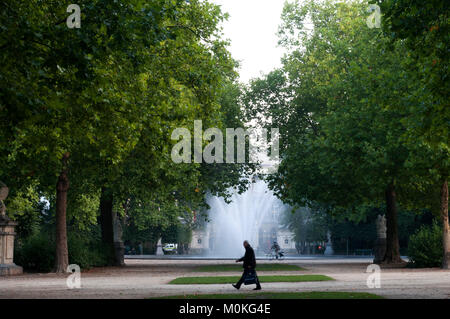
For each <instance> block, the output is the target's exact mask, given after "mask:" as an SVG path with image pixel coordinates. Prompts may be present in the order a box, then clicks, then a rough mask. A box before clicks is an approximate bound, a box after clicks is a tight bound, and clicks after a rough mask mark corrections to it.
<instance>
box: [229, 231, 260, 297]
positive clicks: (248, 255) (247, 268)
mask: <svg viewBox="0 0 450 319" xmlns="http://www.w3.org/2000/svg"><path fill="white" fill-rule="evenodd" d="M244 248H245V255H244V257H242V258H240V259H237V260H236V262H237V263H238V262H241V261H243V262H244V264H243V267H244V273H243V274H242V276H241V279H239V281H238V282H237V283H236V284H233V287H234V288H236V289H239V288H241V285H242V284H243V283H244V282H245V280H246V278H247V280H248V279H249V278H250V277H253V276H254V283H255V284H256V288H255V289H253V290H261V284H260V283H259V279H258V276H257V275H256V270H255V268H256V258H255V252H254V251H253V248H252V246H250V244H249V243H248V241H246V240H244Z"/></svg>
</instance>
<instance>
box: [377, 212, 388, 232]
mask: <svg viewBox="0 0 450 319" xmlns="http://www.w3.org/2000/svg"><path fill="white" fill-rule="evenodd" d="M377 238H386V217H384V215H378V217H377Z"/></svg>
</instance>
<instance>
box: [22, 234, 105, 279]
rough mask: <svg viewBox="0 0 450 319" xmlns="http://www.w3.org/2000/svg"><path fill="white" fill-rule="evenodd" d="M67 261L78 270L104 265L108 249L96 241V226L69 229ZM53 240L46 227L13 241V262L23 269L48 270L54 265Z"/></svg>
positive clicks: (98, 237)
mask: <svg viewBox="0 0 450 319" xmlns="http://www.w3.org/2000/svg"><path fill="white" fill-rule="evenodd" d="M68 246H69V263H71V264H77V265H79V266H80V267H81V268H82V269H88V268H91V267H94V266H106V265H107V264H108V260H109V259H108V258H109V257H110V256H108V249H105V247H104V246H103V244H102V243H101V240H100V233H99V229H98V227H91V228H90V229H89V230H85V231H78V232H77V231H76V230H72V231H70V232H69V236H68ZM55 249H56V247H55V240H54V235H53V234H52V232H50V231H49V230H41V231H40V232H38V233H36V234H34V235H32V236H30V237H28V238H26V239H25V240H21V241H17V243H16V246H15V256H14V258H15V262H16V263H17V264H18V265H21V266H23V267H24V268H25V270H27V271H38V272H50V271H52V269H53V267H54V266H55Z"/></svg>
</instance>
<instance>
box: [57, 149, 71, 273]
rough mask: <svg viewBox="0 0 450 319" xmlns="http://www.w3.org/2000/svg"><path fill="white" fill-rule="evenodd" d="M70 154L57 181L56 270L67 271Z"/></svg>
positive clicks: (63, 160) (65, 158) (67, 155)
mask: <svg viewBox="0 0 450 319" xmlns="http://www.w3.org/2000/svg"><path fill="white" fill-rule="evenodd" d="M68 158H69V154H68V153H67V154H65V155H64V157H63V159H62V162H63V169H62V171H61V173H60V175H59V177H58V182H57V183H56V259H55V272H57V273H65V272H66V271H67V266H69V252H68V249H67V223H66V212H67V191H68V190H69V177H68V169H67V160H68Z"/></svg>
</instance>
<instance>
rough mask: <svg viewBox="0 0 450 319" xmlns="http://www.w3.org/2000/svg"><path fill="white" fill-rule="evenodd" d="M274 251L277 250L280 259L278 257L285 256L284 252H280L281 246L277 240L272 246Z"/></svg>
mask: <svg viewBox="0 0 450 319" xmlns="http://www.w3.org/2000/svg"><path fill="white" fill-rule="evenodd" d="M271 249H272V250H273V251H275V258H276V259H278V257H283V254H282V253H281V252H280V250H281V248H280V245H278V243H277V242H276V241H274V242H273V245H272V247H271Z"/></svg>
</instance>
